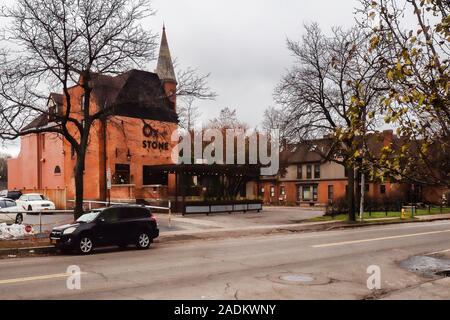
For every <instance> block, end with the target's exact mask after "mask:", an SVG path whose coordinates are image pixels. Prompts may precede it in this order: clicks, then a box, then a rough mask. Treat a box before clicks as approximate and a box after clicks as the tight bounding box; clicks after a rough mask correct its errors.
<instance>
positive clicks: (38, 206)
mask: <svg viewBox="0 0 450 320" xmlns="http://www.w3.org/2000/svg"><path fill="white" fill-rule="evenodd" d="M16 202H17V205H18V206H19V208H20V209H21V210H24V211H31V212H40V211H47V210H55V209H56V206H55V204H54V203H53V202H51V201H50V200H48V199H47V198H46V197H45V196H43V195H42V194H37V193H33V194H24V195H22V196H21V197H20V198H19V200H17V201H16Z"/></svg>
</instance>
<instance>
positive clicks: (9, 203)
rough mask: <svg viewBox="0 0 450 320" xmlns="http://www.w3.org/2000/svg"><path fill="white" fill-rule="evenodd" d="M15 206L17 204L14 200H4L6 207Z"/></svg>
mask: <svg viewBox="0 0 450 320" xmlns="http://www.w3.org/2000/svg"><path fill="white" fill-rule="evenodd" d="M16 206H17V204H16V202H15V201H9V200H8V201H6V207H8V208H13V207H16Z"/></svg>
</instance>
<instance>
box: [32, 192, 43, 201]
mask: <svg viewBox="0 0 450 320" xmlns="http://www.w3.org/2000/svg"><path fill="white" fill-rule="evenodd" d="M42 200H45V197H44V196H43V195H40V194H34V195H31V196H28V201H42Z"/></svg>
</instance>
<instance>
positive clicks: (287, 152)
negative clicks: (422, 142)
mask: <svg viewBox="0 0 450 320" xmlns="http://www.w3.org/2000/svg"><path fill="white" fill-rule="evenodd" d="M368 141H369V143H368V144H369V148H371V149H372V151H374V152H377V150H381V149H382V148H383V147H384V146H389V145H391V144H394V145H401V144H402V141H401V138H399V137H396V136H395V135H394V134H393V132H392V131H391V130H387V131H384V132H383V133H379V134H372V135H369V136H368ZM331 145H332V142H331V140H330V139H328V138H324V139H319V140H315V141H308V142H304V143H301V144H297V145H289V146H285V149H284V150H283V151H282V152H281V155H280V161H281V170H280V173H279V174H278V175H277V176H272V177H262V179H261V183H260V190H259V191H260V196H261V197H262V198H263V200H264V203H265V204H269V205H288V206H325V205H327V204H328V203H331V202H333V201H336V200H338V199H342V198H345V197H346V195H347V189H348V178H347V173H346V170H345V168H344V166H342V165H340V164H338V163H336V162H333V161H327V160H324V159H325V157H324V155H326V154H327V153H328V152H329V150H330V146H331ZM359 181H360V180H359V179H357V181H356V182H355V183H356V184H357V185H358V184H359ZM357 190H358V191H359V190H360V186H358V187H357ZM365 190H366V196H367V198H371V199H379V200H382V199H383V198H388V197H394V196H395V197H397V196H398V197H404V198H405V199H414V201H418V202H422V201H423V202H430V203H439V202H440V201H441V199H442V195H443V194H444V193H445V192H448V190H446V188H439V187H421V186H412V185H409V184H400V183H392V182H390V181H389V180H386V181H385V182H380V181H370V179H369V181H367V184H366V186H365Z"/></svg>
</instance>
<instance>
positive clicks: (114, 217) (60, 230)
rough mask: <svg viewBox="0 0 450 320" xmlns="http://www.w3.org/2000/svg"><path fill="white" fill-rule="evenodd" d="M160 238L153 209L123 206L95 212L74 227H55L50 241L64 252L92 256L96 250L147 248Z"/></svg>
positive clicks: (80, 219)
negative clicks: (105, 248)
mask: <svg viewBox="0 0 450 320" xmlns="http://www.w3.org/2000/svg"><path fill="white" fill-rule="evenodd" d="M158 237H159V229H158V223H157V221H156V218H155V216H154V215H153V214H152V213H151V211H150V209H148V208H146V207H144V206H137V205H120V206H113V207H109V208H104V209H98V210H93V211H91V212H89V213H87V214H85V215H83V216H82V217H81V218H79V219H78V220H77V221H76V222H75V223H74V224H71V225H64V226H60V227H56V228H54V229H53V230H52V232H51V233H50V241H51V242H52V244H54V245H55V246H56V247H57V248H59V249H61V250H62V251H73V250H75V251H76V252H77V253H79V254H83V255H87V254H90V253H92V251H93V249H94V248H96V247H105V246H112V245H113V246H119V247H127V246H128V245H130V244H134V245H136V246H137V248H138V249H148V248H149V247H150V245H151V243H152V242H153V240H154V239H156V238H158Z"/></svg>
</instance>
